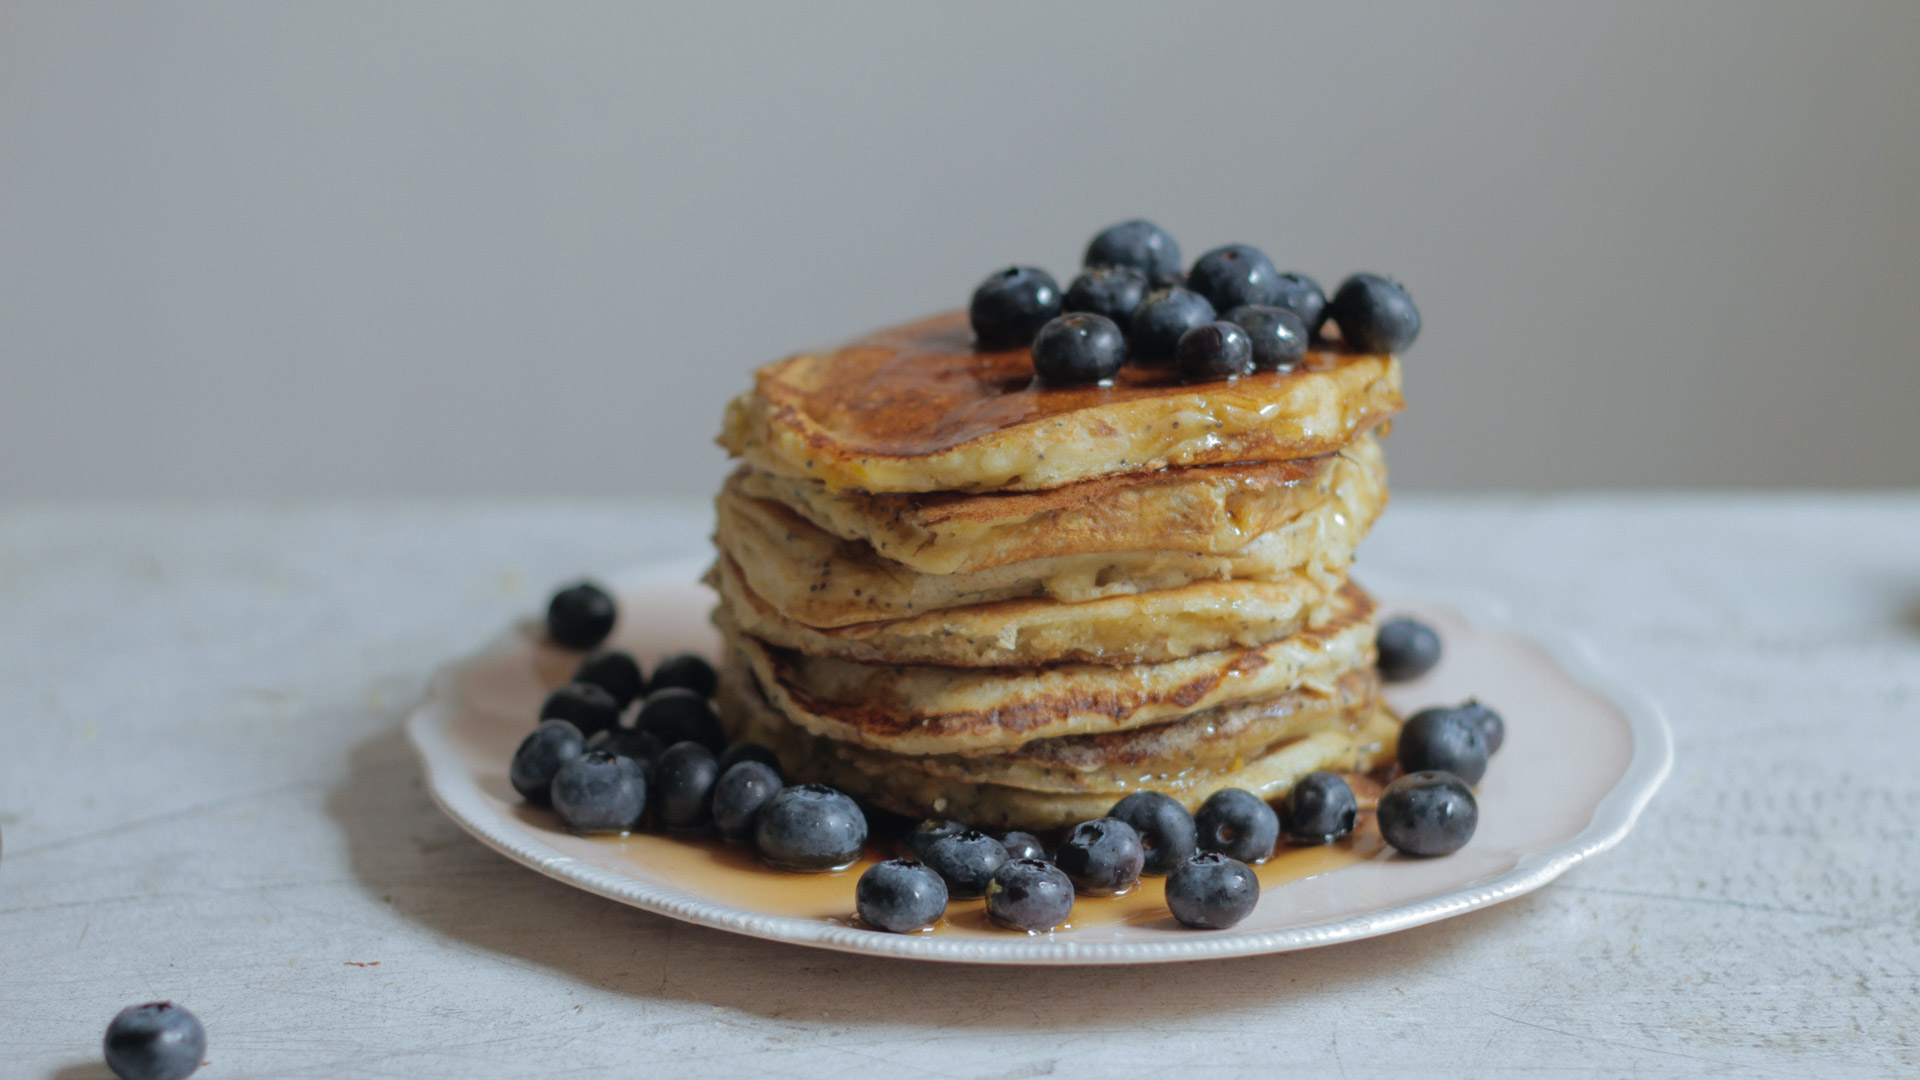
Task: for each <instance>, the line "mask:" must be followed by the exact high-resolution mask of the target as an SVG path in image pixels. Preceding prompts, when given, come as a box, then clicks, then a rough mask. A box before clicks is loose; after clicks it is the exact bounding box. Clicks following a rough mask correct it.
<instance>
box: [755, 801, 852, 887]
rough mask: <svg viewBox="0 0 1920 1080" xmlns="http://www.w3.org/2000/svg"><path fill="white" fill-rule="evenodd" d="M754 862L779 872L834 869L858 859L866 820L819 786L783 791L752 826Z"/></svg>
mask: <svg viewBox="0 0 1920 1080" xmlns="http://www.w3.org/2000/svg"><path fill="white" fill-rule="evenodd" d="M753 838H754V843H755V844H757V845H758V846H759V848H760V857H761V858H763V859H765V860H766V861H767V862H769V863H771V864H773V865H774V866H778V867H780V868H782V869H785V870H838V869H840V868H841V867H844V866H848V865H851V864H852V863H853V861H854V860H855V859H858V858H859V857H860V851H861V849H862V848H864V847H865V846H866V843H867V818H866V815H865V814H862V813H861V812H860V805H859V804H858V803H856V802H854V801H853V800H852V799H850V798H848V797H847V796H846V795H844V794H842V793H840V792H838V791H835V790H834V789H833V788H830V787H828V786H826V785H825V784H802V785H801V786H799V787H790V788H783V789H782V790H781V791H780V793H779V794H777V795H775V796H774V797H773V798H771V799H769V800H767V804H766V805H765V806H762V807H761V808H760V814H759V817H758V818H757V819H756V820H755V821H754V824H753Z"/></svg>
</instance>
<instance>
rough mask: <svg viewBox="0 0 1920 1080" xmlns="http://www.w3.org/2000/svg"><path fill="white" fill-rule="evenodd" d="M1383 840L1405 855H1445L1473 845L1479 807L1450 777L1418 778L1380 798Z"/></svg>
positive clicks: (1461, 782)
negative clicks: (1469, 844) (1467, 845)
mask: <svg viewBox="0 0 1920 1080" xmlns="http://www.w3.org/2000/svg"><path fill="white" fill-rule="evenodd" d="M1377 816H1378V819H1379V822H1380V835H1381V836H1384V837H1386V839H1387V843H1389V844H1392V845H1393V848H1394V850H1395V851H1398V852H1400V853H1401V854H1403V855H1447V854H1450V853H1452V852H1455V851H1459V850H1460V849H1461V848H1463V847H1465V846H1466V843H1467V841H1469V840H1471V839H1473V829H1474V826H1476V825H1478V824H1479V823H1480V806H1479V804H1478V803H1476V802H1474V799H1473V789H1472V788H1470V787H1468V786H1467V784H1466V781H1464V780H1461V779H1460V778H1459V777H1457V776H1455V775H1453V774H1452V773H1443V772H1417V773H1410V774H1408V775H1406V776H1403V777H1401V778H1400V779H1398V780H1395V781H1394V782H1393V783H1391V784H1388V785H1387V790H1385V791H1383V792H1381V793H1380V808H1379V810H1378V811H1377Z"/></svg>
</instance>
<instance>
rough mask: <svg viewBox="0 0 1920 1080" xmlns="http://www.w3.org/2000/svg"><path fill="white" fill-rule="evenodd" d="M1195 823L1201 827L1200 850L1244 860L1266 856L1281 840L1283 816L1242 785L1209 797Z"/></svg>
mask: <svg viewBox="0 0 1920 1080" xmlns="http://www.w3.org/2000/svg"><path fill="white" fill-rule="evenodd" d="M1193 823H1194V825H1195V826H1197V827H1198V828H1199V830H1200V850H1202V851H1217V852H1219V853H1220V854H1222V855H1226V856H1229V857H1231V858H1235V859H1239V860H1240V861H1241V862H1243V863H1257V862H1260V861H1262V860H1264V859H1266V858H1267V857H1268V856H1269V855H1272V854H1273V845H1274V844H1275V843H1277V842H1278V841H1279V839H1280V816H1279V815H1278V814H1275V813H1274V812H1273V807H1271V806H1268V805H1267V804H1266V802H1265V801H1264V800H1262V799H1261V798H1260V797H1259V796H1258V795H1255V794H1254V793H1253V792H1251V791H1245V790H1243V789H1241V788H1222V789H1220V790H1219V791H1216V792H1214V793H1213V794H1212V795H1210V796H1208V798H1207V801H1206V802H1204V803H1201V804H1200V812H1199V813H1197V814H1195V815H1193Z"/></svg>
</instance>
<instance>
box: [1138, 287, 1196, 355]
mask: <svg viewBox="0 0 1920 1080" xmlns="http://www.w3.org/2000/svg"><path fill="white" fill-rule="evenodd" d="M1213 315H1214V308H1213V305H1212V304H1209V303H1207V298H1206V297H1204V296H1201V295H1200V294H1199V293H1197V292H1193V291H1191V290H1188V289H1181V288H1167V289H1157V290H1155V291H1153V292H1150V293H1148V294H1147V298H1146V299H1145V300H1142V301H1140V306H1139V307H1138V308H1136V309H1135V310H1134V313H1133V355H1134V357H1135V358H1136V359H1138V360H1140V361H1142V362H1144V363H1148V364H1167V363H1172V362H1173V354H1174V351H1175V350H1176V349H1178V348H1179V347H1180V338H1181V336H1182V335H1184V334H1185V333H1186V332H1187V331H1189V330H1191V329H1193V328H1194V327H1196V326H1205V325H1206V324H1207V323H1210V322H1212V321H1213Z"/></svg>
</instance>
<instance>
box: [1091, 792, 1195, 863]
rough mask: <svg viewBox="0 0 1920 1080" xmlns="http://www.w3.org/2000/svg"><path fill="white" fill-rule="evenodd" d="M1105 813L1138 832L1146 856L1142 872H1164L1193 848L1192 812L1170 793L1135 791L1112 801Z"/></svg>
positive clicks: (1186, 857)
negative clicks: (1110, 807)
mask: <svg viewBox="0 0 1920 1080" xmlns="http://www.w3.org/2000/svg"><path fill="white" fill-rule="evenodd" d="M1107 816H1108V817H1110V818H1116V819H1118V820H1120V821H1124V822H1126V823H1127V824H1129V825H1131V826H1133V831H1134V832H1137V833H1139V834H1140V845H1141V847H1143V848H1144V849H1145V850H1146V856H1147V857H1146V862H1145V863H1144V864H1143V865H1142V868H1141V869H1142V871H1143V872H1144V873H1148V874H1165V873H1168V872H1169V871H1171V870H1172V869H1173V868H1174V867H1176V866H1179V865H1180V864H1181V863H1183V862H1185V861H1187V859H1188V858H1189V857H1190V856H1192V855H1193V853H1194V851H1195V850H1196V845H1197V844H1198V840H1199V832H1198V830H1196V829H1195V827H1194V824H1193V815H1192V814H1190V813H1188V812H1187V808H1186V807H1184V806H1182V805H1180V801H1179V800H1178V799H1175V798H1174V797H1172V796H1171V795H1165V794H1162V793H1160V792H1158V791H1136V792H1134V793H1133V794H1131V795H1128V796H1127V797H1126V798H1124V799H1121V800H1120V801H1119V802H1117V803H1114V804H1113V809H1111V810H1109V811H1107Z"/></svg>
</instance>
